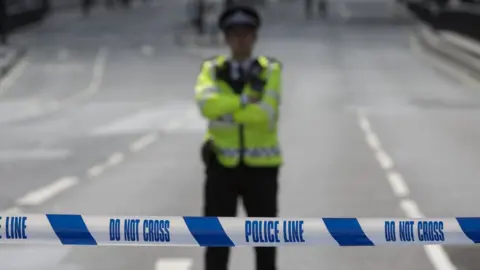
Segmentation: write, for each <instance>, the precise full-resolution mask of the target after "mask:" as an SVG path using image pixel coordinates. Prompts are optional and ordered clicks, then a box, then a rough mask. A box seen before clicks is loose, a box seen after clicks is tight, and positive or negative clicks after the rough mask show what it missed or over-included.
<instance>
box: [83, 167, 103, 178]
mask: <svg viewBox="0 0 480 270" xmlns="http://www.w3.org/2000/svg"><path fill="white" fill-rule="evenodd" d="M104 171H105V166H103V165H95V166H93V167H91V168H90V169H88V171H87V174H88V176H89V177H96V176H99V175H100V174H102V173H103V172H104Z"/></svg>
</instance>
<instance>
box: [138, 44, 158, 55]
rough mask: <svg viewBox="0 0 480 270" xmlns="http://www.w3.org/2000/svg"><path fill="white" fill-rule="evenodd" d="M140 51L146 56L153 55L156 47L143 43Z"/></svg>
mask: <svg viewBox="0 0 480 270" xmlns="http://www.w3.org/2000/svg"><path fill="white" fill-rule="evenodd" d="M140 51H141V52H142V54H144V55H146V56H152V55H153V54H154V53H155V48H154V47H152V46H150V45H143V46H142V48H141V49H140Z"/></svg>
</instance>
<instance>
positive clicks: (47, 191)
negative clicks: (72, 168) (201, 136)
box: [3, 133, 157, 213]
mask: <svg viewBox="0 0 480 270" xmlns="http://www.w3.org/2000/svg"><path fill="white" fill-rule="evenodd" d="M155 140H157V134H156V133H150V134H147V135H145V136H143V137H141V138H140V139H138V140H137V141H135V142H134V143H132V144H131V145H130V150H131V151H132V152H138V151H140V150H142V149H144V148H145V147H146V146H148V145H149V144H151V143H153V142H154V141H155ZM125 158H126V157H125V154H123V153H121V152H115V153H113V154H112V155H110V156H109V158H108V159H107V160H106V161H105V162H103V163H101V164H97V165H94V166H92V167H90V168H89V169H88V170H87V176H88V177H90V178H95V177H97V176H99V175H101V174H102V173H104V172H105V171H106V170H107V168H111V167H114V166H117V165H118V164H120V163H122V162H123V161H124V160H125ZM79 182H80V181H79V178H78V177H76V176H68V177H63V178H60V179H58V180H57V181H55V182H53V183H52V184H50V185H47V186H44V187H42V188H39V189H37V190H35V191H32V192H30V193H27V194H26V195H25V196H23V197H21V198H19V199H18V200H16V205H17V206H16V207H13V208H10V209H7V210H5V211H3V212H5V213H10V212H11V213H17V212H20V211H21V210H20V207H21V206H35V205H40V204H42V203H44V202H46V201H48V200H50V199H51V198H53V197H55V196H57V195H59V194H60V193H62V192H63V191H66V190H68V189H69V188H71V187H73V186H75V185H77V184H78V183H79Z"/></svg>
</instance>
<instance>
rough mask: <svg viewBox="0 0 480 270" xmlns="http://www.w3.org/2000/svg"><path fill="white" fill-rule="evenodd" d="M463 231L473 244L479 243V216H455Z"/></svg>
mask: <svg viewBox="0 0 480 270" xmlns="http://www.w3.org/2000/svg"><path fill="white" fill-rule="evenodd" d="M457 221H458V224H459V225H460V228H462V231H463V233H465V235H466V236H467V237H468V238H470V240H472V241H473V242H474V243H475V244H479V243H480V218H473V217H472V218H457Z"/></svg>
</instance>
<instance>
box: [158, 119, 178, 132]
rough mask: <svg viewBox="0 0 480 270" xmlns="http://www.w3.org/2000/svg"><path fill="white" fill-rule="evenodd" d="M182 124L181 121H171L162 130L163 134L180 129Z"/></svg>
mask: <svg viewBox="0 0 480 270" xmlns="http://www.w3.org/2000/svg"><path fill="white" fill-rule="evenodd" d="M182 124H183V119H178V120H172V121H170V122H169V123H168V124H167V125H166V126H165V128H164V129H163V130H164V131H165V132H172V131H174V130H176V129H178V128H180V127H181V126H182Z"/></svg>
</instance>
